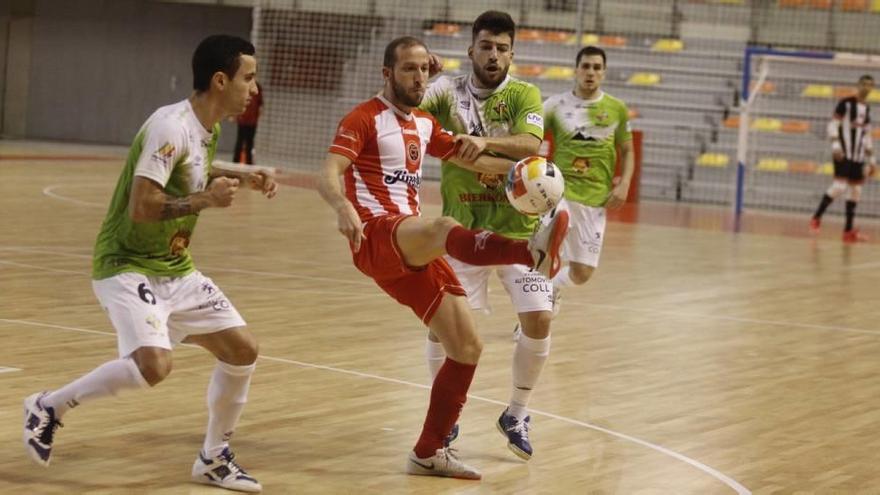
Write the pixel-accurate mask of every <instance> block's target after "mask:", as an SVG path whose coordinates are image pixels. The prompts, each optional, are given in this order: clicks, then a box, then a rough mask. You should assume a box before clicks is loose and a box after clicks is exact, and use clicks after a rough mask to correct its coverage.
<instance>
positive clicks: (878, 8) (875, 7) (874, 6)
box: [871, 0, 880, 12]
mask: <svg viewBox="0 0 880 495" xmlns="http://www.w3.org/2000/svg"><path fill="white" fill-rule="evenodd" d="M871 12H880V0H872V1H871Z"/></svg>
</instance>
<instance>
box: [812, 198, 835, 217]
mask: <svg viewBox="0 0 880 495" xmlns="http://www.w3.org/2000/svg"><path fill="white" fill-rule="evenodd" d="M832 201H834V198H832V197H831V196H829V195H827V194H823V195H822V201H820V202H819V208H817V209H816V213H815V214H813V218H822V215H823V214H824V213H825V210H826V209H827V208H828V205H830V204H831V202H832Z"/></svg>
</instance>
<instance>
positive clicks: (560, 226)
mask: <svg viewBox="0 0 880 495" xmlns="http://www.w3.org/2000/svg"><path fill="white" fill-rule="evenodd" d="M549 215H550V218H549V221H548V222H547V223H546V224H545V223H544V222H538V227H537V229H535V233H534V234H532V237H531V238H530V239H529V251H530V252H531V253H532V259H533V260H534V262H535V264H534V265H532V269H533V270H535V271H537V272H539V273H540V274H542V275H544V276H545V277H547V278H548V279H550V278H553V277H554V276H555V275H556V273H557V272H559V269H560V268H562V259H561V258H560V256H559V250H560V249H561V248H562V241H564V240H565V234H566V233H568V212H567V211H565V210H561V211H557V210H552V211H551V212H550V214H549Z"/></svg>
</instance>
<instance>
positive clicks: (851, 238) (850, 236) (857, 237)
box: [843, 229, 868, 244]
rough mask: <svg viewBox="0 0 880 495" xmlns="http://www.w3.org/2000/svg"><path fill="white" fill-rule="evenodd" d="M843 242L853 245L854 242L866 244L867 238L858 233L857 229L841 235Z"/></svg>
mask: <svg viewBox="0 0 880 495" xmlns="http://www.w3.org/2000/svg"><path fill="white" fill-rule="evenodd" d="M843 242H845V243H847V244H855V243H856V242H868V236H866V235H864V234H862V233H860V232H859V229H852V230H847V231H846V232H844V233H843Z"/></svg>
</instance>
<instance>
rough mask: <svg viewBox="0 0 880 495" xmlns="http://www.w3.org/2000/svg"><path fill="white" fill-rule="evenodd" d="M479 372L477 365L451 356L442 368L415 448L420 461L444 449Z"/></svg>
mask: <svg viewBox="0 0 880 495" xmlns="http://www.w3.org/2000/svg"><path fill="white" fill-rule="evenodd" d="M476 369H477V365H475V364H463V363H459V362H458V361H453V360H452V359H449V358H448V357H447V358H446V361H445V362H444V363H443V366H441V367H440V371H438V372H437V378H435V379H434V386H433V387H431V402H430V403H429V404H428V415H427V417H425V425H424V426H423V427H422V434H421V436H419V441H418V442H417V443H416V447H415V449H413V450H414V451H415V453H416V455H417V456H418V457H419V458H421V459H425V458H428V457H431V456H433V455H434V454H436V453H437V449H440V448H443V441H444V440H445V439H446V435H448V434H449V432H450V430H452V427H453V426H454V425H455V423H456V422H457V421H458V416H459V415H460V414H461V408H462V407H463V406H464V403H465V401H466V400H467V391H468V388H470V386H471V380H473V378H474V371H476Z"/></svg>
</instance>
